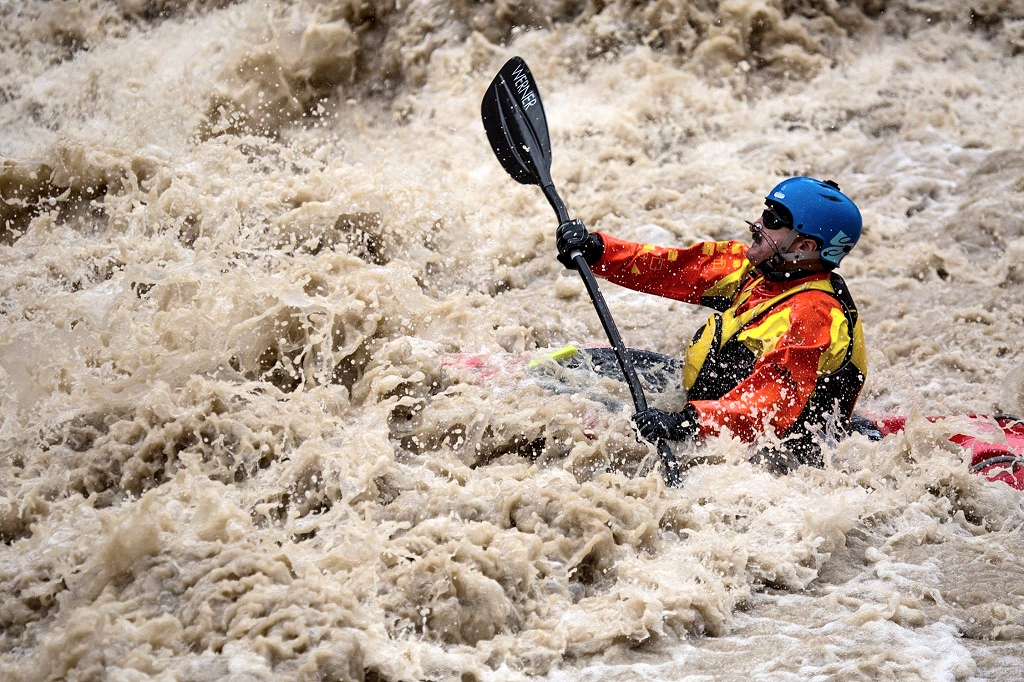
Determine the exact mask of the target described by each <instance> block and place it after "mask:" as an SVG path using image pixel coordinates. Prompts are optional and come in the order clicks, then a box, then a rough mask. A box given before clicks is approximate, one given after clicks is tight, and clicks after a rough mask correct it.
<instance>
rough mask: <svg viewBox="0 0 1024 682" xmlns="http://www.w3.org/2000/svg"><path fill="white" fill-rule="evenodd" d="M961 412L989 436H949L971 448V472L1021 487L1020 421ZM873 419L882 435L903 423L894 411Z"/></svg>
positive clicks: (1023, 449) (1023, 441)
mask: <svg viewBox="0 0 1024 682" xmlns="http://www.w3.org/2000/svg"><path fill="white" fill-rule="evenodd" d="M964 416H965V417H966V418H968V419H970V420H971V421H972V422H974V424H976V425H977V426H979V427H980V429H981V431H982V432H988V434H990V435H991V436H993V438H992V439H991V440H982V439H980V438H977V437H975V436H968V435H966V434H962V433H958V434H955V435H953V436H951V437H950V439H949V440H950V441H951V442H953V443H956V444H957V445H959V446H961V447H964V448H966V449H968V450H970V451H971V463H970V468H971V473H972V474H977V475H979V476H984V477H985V478H987V479H988V480H990V481H1001V482H1003V483H1006V484H1007V485H1009V486H1010V487H1012V488H1016V489H1017V490H1024V422H1022V421H1021V420H1019V419H1015V418H1013V417H998V416H997V417H987V416H985V415H978V414H969V415H964ZM873 419H874V422H875V424H876V425H877V426H878V430H879V431H881V432H882V435H883V436H888V435H889V434H891V433H898V432H900V431H902V430H903V428H904V427H905V426H906V423H907V417H906V416H903V415H896V414H887V415H882V416H878V417H874V418H873ZM927 419H928V421H933V422H935V421H939V420H940V419H943V417H941V416H931V417H927ZM1000 431H1001V432H1002V434H1001V435H1000V433H999V432H1000ZM992 440H995V441H1003V440H1005V442H992Z"/></svg>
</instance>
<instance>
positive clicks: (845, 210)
mask: <svg viewBox="0 0 1024 682" xmlns="http://www.w3.org/2000/svg"><path fill="white" fill-rule="evenodd" d="M764 199H765V203H767V204H768V205H769V206H782V207H784V208H785V209H786V210H787V211H788V212H789V215H790V217H792V219H793V222H792V225H793V229H794V230H796V231H797V232H798V233H799V234H801V235H804V236H805V237H814V238H816V239H817V240H818V241H819V242H820V243H821V254H820V257H821V260H822V261H824V262H825V263H826V264H828V265H829V266H830V267H837V266H838V265H839V261H841V260H842V259H843V257H844V256H846V254H848V253H849V252H850V250H851V249H853V245H854V244H856V243H857V240H858V239H860V232H861V226H862V222H861V218H860V211H859V210H857V206H856V205H855V204H854V203H853V202H852V201H850V198H849V197H847V196H846V195H845V194H843V193H842V192H840V191H839V185H837V184H836V183H834V182H832V181H831V180H825V181H824V182H822V181H821V180H815V179H814V178H790V179H788V180H783V181H782V182H780V183H779V184H778V185H776V186H775V188H774V189H772V191H771V192H769V193H768V196H766V197H765V198H764Z"/></svg>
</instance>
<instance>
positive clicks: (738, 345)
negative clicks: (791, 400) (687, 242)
mask: <svg viewBox="0 0 1024 682" xmlns="http://www.w3.org/2000/svg"><path fill="white" fill-rule="evenodd" d="M736 274H737V275H738V276H739V277H734V278H730V279H733V282H732V283H731V284H732V285H733V286H735V287H736V288H735V289H733V291H735V292H736V294H735V295H734V296H733V297H731V300H730V297H728V296H726V295H723V294H726V293H727V291H728V289H724V290H720V291H709V292H707V293H706V295H705V297H704V300H702V303H703V304H704V305H708V306H709V307H713V308H717V309H718V310H721V311H722V312H720V313H719V312H716V313H713V314H712V315H711V317H710V318H709V319H708V321H707V322H706V323H705V324H704V326H703V327H701V328H700V329H699V330H697V333H696V334H695V335H694V337H693V340H692V341H691V342H690V345H689V347H688V348H687V352H686V362H685V365H684V367H683V386H684V387H685V388H686V389H687V399H688V400H717V399H719V398H721V397H722V396H724V395H725V394H726V393H728V392H729V391H731V390H732V389H733V388H735V387H736V385H737V384H739V383H740V381H742V380H743V379H745V378H747V377H749V376H750V375H751V374H752V373H753V370H754V364H755V362H756V361H757V358H758V357H759V356H760V355H761V354H762V353H763V352H764V350H765V348H766V347H767V346H769V345H770V344H771V343H772V341H773V340H774V339H777V338H778V337H779V336H780V335H781V334H782V333H784V332H785V331H786V329H788V325H789V323H788V316H787V315H786V314H785V312H786V311H785V306H782V308H783V310H780V311H778V312H776V310H777V309H778V308H779V307H780V304H782V303H783V302H785V301H786V300H787V299H789V298H791V297H793V296H796V295H798V294H800V293H802V292H806V291H821V292H824V293H826V294H828V295H829V296H831V297H833V298H834V299H835V300H836V301H838V303H839V305H840V306H841V308H842V314H839V311H834V314H833V320H832V328H831V332H832V345H831V347H830V348H829V350H828V351H827V352H826V354H825V356H823V358H822V362H821V363H819V368H818V378H817V381H816V382H815V385H814V390H813V392H812V393H811V395H810V397H809V399H808V401H807V403H806V405H805V406H804V408H803V410H802V411H801V412H800V414H799V416H798V417H797V419H796V421H794V422H793V425H792V426H791V427H790V428H789V430H788V431H787V432H786V433H784V434H780V436H781V437H782V440H783V443H784V447H785V448H786V449H787V450H789V451H790V452H792V453H794V454H795V455H796V458H797V460H798V462H799V463H804V464H811V465H815V466H821V455H820V449H819V448H818V446H817V444H816V442H815V439H814V437H813V436H814V433H813V432H814V431H816V430H818V429H827V428H828V426H829V423H830V422H831V423H834V424H835V425H836V426H839V427H840V428H842V429H846V428H848V426H849V420H850V418H851V417H852V416H853V408H854V404H855V403H856V400H857V396H858V395H859V394H860V391H861V388H862V387H863V386H864V380H865V377H866V375H867V353H866V351H865V345H864V333H863V330H862V328H861V324H860V316H859V314H858V312H857V306H856V304H855V303H854V302H853V298H852V297H851V296H850V292H849V289H848V287H847V286H846V283H845V282H844V281H843V279H842V277H840V276H839V275H837V274H835V273H832V274H831V276H830V277H829V278H828V279H818V280H811V281H809V282H803V283H800V284H797V285H795V286H793V287H792V288H790V289H787V290H786V291H783V292H782V293H781V294H779V295H778V296H775V297H774V298H772V299H769V300H767V301H764V302H762V303H760V304H758V305H757V306H754V307H753V308H750V309H749V310H746V311H744V312H742V313H739V314H737V309H738V308H739V307H740V306H741V305H742V304H743V303H744V302H745V301H746V300H747V299H748V298H750V295H751V293H752V292H753V290H754V288H755V287H756V286H757V284H758V283H759V282H760V281H761V278H760V277H759V276H753V277H750V276H749V275H750V274H751V272H750V271H749V270H746V269H744V271H743V272H737V273H736ZM740 278H742V279H745V280H747V281H746V282H743V283H738V282H737V279H740ZM722 284H723V286H724V287H728V286H729V284H730V283H729V282H723V283H722ZM716 289H719V287H716ZM843 319H845V321H846V325H845V327H844V326H843V325H842V322H843ZM849 330H853V332H852V334H853V337H852V339H851V338H850V331H849Z"/></svg>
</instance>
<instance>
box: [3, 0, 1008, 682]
mask: <svg viewBox="0 0 1024 682" xmlns="http://www.w3.org/2000/svg"><path fill="white" fill-rule="evenodd" d="M517 54H518V55H521V56H523V57H524V58H525V59H526V61H527V62H528V63H529V65H530V67H531V68H532V70H533V72H534V75H535V76H536V78H537V81H538V83H539V85H540V88H541V94H542V97H543V99H544V105H545V108H546V111H547V115H548V122H549V124H550V127H551V136H552V147H553V154H554V163H553V168H552V172H553V176H554V179H555V182H556V185H557V187H558V189H559V192H560V193H561V195H562V197H563V199H565V201H566V203H567V204H568V206H569V209H570V212H571V214H572V215H574V216H578V217H580V218H582V219H583V220H584V221H585V222H586V223H587V225H588V226H590V227H592V228H595V229H600V230H603V231H606V232H609V233H612V234H615V235H617V236H620V237H625V238H630V239H636V240H641V241H647V242H650V243H660V244H689V243H692V242H695V241H698V240H705V239H745V238H746V235H747V228H746V225H745V224H744V222H743V220H744V219H754V218H755V217H756V216H757V215H758V214H759V213H760V210H761V206H762V200H763V197H764V195H765V194H766V192H767V191H768V189H770V188H771V187H772V186H773V185H774V184H776V183H777V182H779V181H780V180H782V179H783V178H785V177H788V176H790V175H798V174H806V175H812V176H815V177H821V178H831V179H834V180H836V181H837V182H838V183H839V184H840V185H841V186H842V188H843V190H844V191H845V192H846V193H847V194H849V195H850V196H851V197H852V198H853V199H854V200H855V201H856V202H857V203H858V205H859V206H860V207H861V210H862V212H863V215H864V219H865V233H864V237H863V239H862V240H861V242H860V245H859V246H858V248H857V249H856V250H855V251H854V253H853V254H852V255H851V256H850V257H848V258H847V259H846V261H845V262H844V263H843V267H842V269H841V272H842V274H843V275H844V276H845V277H846V279H847V281H848V283H849V284H850V287H851V289H852V291H853V294H854V297H855V298H856V299H857V301H858V303H859V306H860V309H861V313H862V316H863V320H864V325H865V332H866V337H867V342H868V346H869V361H870V366H871V370H870V375H869V378H868V381H867V385H866V387H865V390H864V393H863V394H862V396H861V400H860V404H859V409H860V410H861V411H863V412H869V413H886V412H894V413H901V414H908V415H910V419H909V421H908V427H907V429H906V431H905V432H903V433H900V434H895V435H890V436H887V437H886V438H885V439H883V440H881V441H879V442H871V441H869V440H868V439H866V438H865V437H863V436H853V437H851V438H849V439H847V440H845V441H843V442H841V443H839V444H838V446H836V447H835V448H834V450H832V451H830V452H829V454H828V457H827V463H826V467H825V468H824V469H823V470H815V469H807V468H804V469H801V470H799V471H797V472H796V473H794V474H792V475H789V476H786V477H777V476H773V475H772V474H770V473H769V472H767V471H766V470H764V469H763V468H761V467H759V466H756V465H753V464H751V463H750V462H748V459H749V458H750V454H751V451H750V449H749V448H748V447H747V446H746V445H744V444H743V443H741V442H739V441H738V440H734V439H732V438H730V437H728V436H723V437H721V438H718V439H714V440H712V441H711V442H709V443H708V444H707V446H706V448H705V450H704V451H703V452H701V453H700V454H701V458H700V459H699V460H695V461H694V464H693V466H691V467H690V468H689V469H688V470H687V472H686V474H685V481H684V485H683V487H682V488H681V489H667V488H666V487H665V485H664V483H663V481H662V479H661V477H660V475H659V473H658V471H657V467H656V461H657V458H656V455H654V454H653V452H652V451H650V450H649V449H648V448H647V447H646V446H644V445H641V444H639V443H638V442H637V441H636V439H635V437H634V436H633V432H632V430H631V426H630V422H629V415H630V411H631V410H630V404H629V401H628V394H626V393H625V391H624V389H623V387H622V386H621V385H619V384H617V383H615V382H613V381H611V380H599V381H596V383H595V382H591V383H590V384H587V385H582V384H581V385H580V386H579V387H578V390H571V389H572V388H573V387H572V381H573V379H572V377H558V376H549V377H547V378H546V379H545V380H544V381H540V380H537V379H535V378H529V377H527V376H526V375H525V373H524V372H523V370H522V368H521V367H519V366H518V365H516V364H515V363H514V362H511V361H509V362H506V360H508V359H509V358H521V357H524V354H525V357H530V356H531V354H538V353H540V350H539V349H547V348H552V347H558V346H561V345H563V344H566V343H577V344H588V343H589V344H600V343H602V342H603V341H604V336H603V333H602V330H601V326H600V323H599V321H598V318H597V317H596V315H595V313H594V311H593V308H592V306H591V304H590V301H589V299H588V297H587V295H586V292H585V290H584V288H583V286H582V284H581V282H580V281H579V278H578V276H576V274H575V273H573V272H569V271H566V270H564V269H563V268H562V267H561V266H560V265H559V264H558V263H557V262H556V261H555V259H554V252H555V247H554V228H555V227H556V224H555V218H554V215H553V213H552V212H551V210H550V207H549V206H548V205H547V203H546V201H545V200H544V198H543V196H542V194H541V193H540V191H539V190H538V189H537V188H536V187H529V186H523V185H518V184H516V183H515V182H514V181H513V180H511V179H510V178H509V177H508V176H507V175H506V174H505V173H504V171H503V170H502V169H501V167H500V166H499V165H498V163H497V161H496V160H495V158H494V155H493V154H492V152H491V150H490V148H489V145H488V143H487V139H486V136H485V133H484V130H483V128H482V126H481V123H480V118H479V107H480V99H481V96H482V95H483V93H484V90H485V89H486V87H487V85H488V83H489V82H490V80H491V78H492V77H493V75H494V74H495V73H496V72H497V70H498V69H499V68H500V67H501V65H502V64H503V63H504V62H505V61H506V60H507V59H508V58H510V57H511V56H513V55H517ZM1022 95H1024V4H1022V3H1021V2H1020V1H1019V0H983V1H981V2H976V3H973V4H967V3H962V2H960V0H937V1H935V2H924V1H917V0H859V1H857V2H844V3H835V2H818V1H816V0H724V1H717V0H657V1H651V2H637V1H634V0H607V1H606V0H549V1H547V2H536V3H531V2H514V1H511V0H500V1H498V2H473V1H469V0H453V1H452V2H442V1H441V0H413V1H412V2H400V1H399V0H379V1H371V0H367V1H362V0H331V1H329V2H311V1H302V0H297V1H295V2H283V1H281V0H260V1H257V0H247V1H244V2H228V1H220V2H218V1H216V0H210V1H208V2H202V1H199V0H194V1H191V2H190V1H187V0H117V1H116V2H114V1H111V2H103V1H102V0H77V1H76V0H63V1H47V0H24V1H22V0H6V1H5V2H3V3H0V195H2V201H0V540H2V542H0V677H2V678H3V679H5V680H12V681H18V682H22V681H25V682H27V681H30V680H40V681H43V680H123V681H134V680H143V679H159V680H179V681H182V682H185V681H189V682H199V681H203V680H211V681H212V680H237V681H240V682H241V681H260V680H310V681H312V680H337V681H351V680H372V681H374V682H398V681H400V680H458V681H459V682H470V681H474V680H477V681H485V680H523V679H526V678H537V677H539V678H543V679H548V680H558V681H577V680H594V681H597V680H602V681H603V680H624V681H625V680H629V681H632V680H652V681H653V680H694V681H696V680H708V681H711V680H716V681H717V680H737V681H738V680H750V679H753V680H907V681H910V680H1006V681H1017V680H1020V679H1021V678H1022V677H1024V534H1022V531H1021V528H1022V526H1024V503H1022V494H1021V493H1020V492H1018V491H1016V490H1014V489H1012V488H1011V487H1009V486H1007V485H1004V484H1001V483H993V482H989V481H986V480H985V479H983V478H982V477H979V476H972V475H971V474H970V473H969V472H968V466H967V461H968V458H967V455H965V454H964V452H963V451H962V450H961V449H960V448H959V447H958V446H956V445H954V444H953V443H951V442H950V441H949V440H948V437H949V436H950V434H952V433H954V432H955V431H956V430H957V429H958V428H959V429H962V428H966V427H965V426H963V424H961V425H959V426H958V425H957V420H956V419H951V420H947V421H940V422H937V423H933V422H930V421H928V420H927V419H925V417H926V416H928V415H943V414H965V413H983V414H993V413H996V412H1000V411H1002V412H1009V413H1018V414H1019V413H1021V412H1022V411H1024V362H1022V345H1024V147H1022V142H1024V106H1022V105H1021V102H1022ZM603 290H604V291H605V293H606V295H607V297H608V301H609V305H610V307H611V310H612V312H613V314H614V315H615V318H616V320H617V322H618V324H619V326H620V329H621V331H622V333H623V336H624V338H625V341H626V343H627V344H629V345H631V346H637V347H643V348H648V349H651V350H655V351H659V352H662V353H668V354H672V355H675V356H680V355H681V354H682V353H683V350H684V348H685V345H686V342H687V341H688V340H689V338H690V336H691V335H692V334H693V332H694V331H695V330H696V329H697V327H698V326H699V325H700V324H701V323H702V321H703V318H704V317H705V315H706V313H705V312H702V311H700V310H698V309H696V308H694V307H692V306H687V305H684V304H680V303H672V302H670V301H668V300H666V299H660V298H655V297H651V296H644V295H642V294H636V293H632V292H626V291H625V290H622V289H618V288H616V287H613V286H611V285H608V284H605V285H603ZM452 354H483V355H482V357H483V358H484V359H485V360H486V361H487V362H493V363H494V364H495V366H496V367H497V369H496V370H495V371H494V372H493V374H492V375H489V376H488V377H487V380H486V381H481V380H480V379H481V376H482V373H481V372H480V371H470V370H466V371H462V370H459V369H458V368H457V367H456V368H455V369H453V368H452V367H451V366H450V364H446V363H448V361H449V360H450V359H451V357H453V356H452ZM483 374H487V372H484V373H483ZM555 374H557V372H555ZM542 378H543V377H542ZM584 383H585V382H584ZM553 386H554V387H555V388H552V387H553ZM558 386H561V387H562V388H561V389H559V388H558ZM681 400H682V398H681V396H678V395H672V394H671V392H670V393H668V394H665V395H662V396H658V397H657V398H656V399H655V404H657V405H659V406H664V407H672V406H678V405H679V404H680V401H681ZM684 454H685V453H684Z"/></svg>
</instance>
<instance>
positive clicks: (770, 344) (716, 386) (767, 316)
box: [557, 177, 867, 472]
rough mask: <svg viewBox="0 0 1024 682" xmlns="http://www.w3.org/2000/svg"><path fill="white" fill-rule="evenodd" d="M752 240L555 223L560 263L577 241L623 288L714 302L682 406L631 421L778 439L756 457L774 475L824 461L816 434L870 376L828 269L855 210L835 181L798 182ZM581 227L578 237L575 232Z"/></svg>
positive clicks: (672, 431) (781, 191) (687, 374)
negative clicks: (648, 239) (661, 239)
mask: <svg viewBox="0 0 1024 682" xmlns="http://www.w3.org/2000/svg"><path fill="white" fill-rule="evenodd" d="M765 206H766V208H765V209H764V211H763V212H762V214H761V216H760V217H759V218H758V219H757V220H756V221H754V222H749V221H747V224H748V225H749V226H750V233H751V240H750V245H749V246H748V245H747V244H744V243H742V242H739V241H721V242H700V243H697V244H694V245H692V246H689V247H687V248H674V247H664V246H650V245H647V244H640V243H635V242H629V241H624V240H622V239H618V238H616V237H612V236H611V235H608V234H604V233H601V232H588V231H587V230H586V228H585V227H583V225H582V223H579V221H573V222H569V223H565V224H563V225H561V226H560V227H559V228H558V233H557V246H558V253H559V255H558V260H559V261H560V262H561V263H562V264H563V265H565V266H566V267H567V268H569V269H573V266H572V264H571V260H570V258H569V254H570V252H571V251H572V250H573V248H574V246H575V248H579V249H580V250H581V253H582V254H583V256H584V257H585V258H586V260H587V263H589V264H590V265H591V267H592V269H593V271H594V274H596V275H598V276H600V277H603V278H604V279H607V280H609V281H610V282H614V283H615V284H619V285H621V286H624V287H627V288H629V289H633V290H635V291H640V292H644V293H650V294H657V295H659V296H664V297H667V298H671V299H675V300H678V301H685V302H687V303H693V304H697V305H702V306H705V307H708V308H712V309H714V310H715V311H717V312H715V313H714V314H712V315H711V317H710V318H709V319H708V321H707V323H705V325H704V326H703V327H701V328H700V329H699V330H698V331H697V333H696V334H695V335H694V337H693V340H692V341H691V342H690V344H689V346H688V348H687V350H686V358H685V361H684V363H683V377H682V380H683V386H684V387H685V388H686V390H687V400H688V402H687V403H686V406H685V407H684V408H683V409H682V410H680V411H678V412H666V411H663V410H659V409H656V408H649V409H647V410H644V411H642V412H638V413H637V414H635V415H634V416H633V420H634V422H635V424H636V427H637V430H638V431H639V433H640V434H641V435H642V436H643V437H644V438H645V439H647V440H648V441H651V442H657V441H658V440H659V439H668V440H674V441H687V440H699V439H701V438H705V437H707V436H711V435H715V434H718V433H721V432H722V431H724V430H726V429H727V430H728V431H730V432H732V433H733V434H735V435H736V436H738V437H740V438H742V439H743V440H744V441H747V442H751V443H753V442H755V441H758V440H759V439H761V440H762V442H763V441H764V440H769V441H770V440H771V439H762V436H764V435H765V434H769V433H770V434H773V435H774V436H775V437H776V442H775V444H774V445H766V446H764V447H763V448H762V450H761V451H760V455H759V456H760V457H762V458H764V459H765V460H766V463H767V464H768V466H769V467H770V468H772V469H773V470H776V471H780V472H786V471H789V470H792V469H793V468H795V467H796V466H799V465H800V464H807V465H810V466H815V467H821V466H823V462H822V455H821V450H820V446H819V441H820V440H821V438H822V437H823V436H824V437H828V436H830V435H831V436H833V437H835V436H839V435H841V434H842V433H843V431H844V430H846V429H848V428H849V426H850V421H851V419H852V418H853V409H854V405H855V403H856V401H857V396H858V395H859V394H860V390H861V388H862V387H863V385H864V380H865V378H866V375H867V358H866V353H865V349H864V335H863V332H862V330H861V324H860V320H859V317H858V314H857V307H856V305H855V304H854V302H853V298H852V297H851V296H850V292H849V290H848V289H847V287H846V283H845V282H844V281H843V279H842V278H841V277H840V276H839V275H838V274H836V273H835V272H834V270H835V269H836V268H837V267H838V266H839V264H840V262H841V261H842V259H843V258H844V257H845V256H846V254H848V253H849V252H850V250H851V249H852V248H853V246H854V245H855V244H856V243H857V240H858V239H859V238H860V234H861V225H862V222H861V215H860V211H859V210H858V209H857V206H856V205H855V204H854V203H853V201H851V200H850V199H849V197H847V196H846V195H845V194H843V193H842V192H841V191H840V189H839V186H838V185H837V184H836V183H835V182H832V181H831V180H826V181H821V180H815V179H813V178H808V177H794V178H789V179H787V180H784V181H783V182H781V183H779V184H778V185H777V186H776V187H775V188H774V189H772V191H771V192H769V193H768V196H767V197H765ZM581 230H582V232H581Z"/></svg>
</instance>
